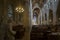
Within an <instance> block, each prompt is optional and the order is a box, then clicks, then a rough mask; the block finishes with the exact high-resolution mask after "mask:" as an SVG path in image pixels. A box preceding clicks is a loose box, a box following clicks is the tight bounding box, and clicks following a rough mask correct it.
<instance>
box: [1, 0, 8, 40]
mask: <svg viewBox="0 0 60 40" xmlns="http://www.w3.org/2000/svg"><path fill="white" fill-rule="evenodd" d="M1 1H2V3H1V4H2V5H1V6H2V13H1V15H2V22H1V25H0V40H4V37H5V35H6V34H7V33H6V31H7V26H6V24H7V8H8V6H7V5H8V1H7V0H1ZM0 10H1V9H0Z"/></svg>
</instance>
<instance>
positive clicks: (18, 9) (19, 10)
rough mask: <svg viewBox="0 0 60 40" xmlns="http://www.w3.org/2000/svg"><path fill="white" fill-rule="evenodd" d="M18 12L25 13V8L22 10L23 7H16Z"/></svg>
mask: <svg viewBox="0 0 60 40" xmlns="http://www.w3.org/2000/svg"><path fill="white" fill-rule="evenodd" d="M15 10H16V12H19V13H22V12H24V8H22V7H16V9H15Z"/></svg>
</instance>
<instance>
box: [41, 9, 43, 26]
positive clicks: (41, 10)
mask: <svg viewBox="0 0 60 40" xmlns="http://www.w3.org/2000/svg"><path fill="white" fill-rule="evenodd" d="M40 13H41V16H40V17H41V25H42V18H43V16H42V13H43V10H40Z"/></svg>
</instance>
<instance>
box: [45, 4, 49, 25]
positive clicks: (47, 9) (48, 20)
mask: <svg viewBox="0 0 60 40" xmlns="http://www.w3.org/2000/svg"><path fill="white" fill-rule="evenodd" d="M46 11H47V25H48V24H49V8H48V4H47V10H46Z"/></svg>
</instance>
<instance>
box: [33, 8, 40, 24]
mask: <svg viewBox="0 0 60 40" xmlns="http://www.w3.org/2000/svg"><path fill="white" fill-rule="evenodd" d="M39 12H40V10H39V8H35V9H34V10H33V25H37V24H38V16H39Z"/></svg>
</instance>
